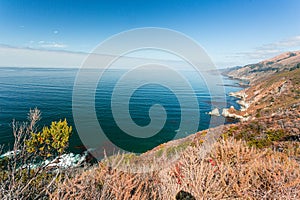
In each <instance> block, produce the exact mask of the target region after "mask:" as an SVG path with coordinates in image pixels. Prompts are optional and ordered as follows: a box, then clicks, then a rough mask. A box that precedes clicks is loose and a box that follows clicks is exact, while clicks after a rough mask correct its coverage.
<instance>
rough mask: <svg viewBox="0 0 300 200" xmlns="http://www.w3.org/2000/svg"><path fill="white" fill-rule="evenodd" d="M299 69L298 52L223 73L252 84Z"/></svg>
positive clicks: (299, 59)
mask: <svg viewBox="0 0 300 200" xmlns="http://www.w3.org/2000/svg"><path fill="white" fill-rule="evenodd" d="M297 68H300V51H295V52H286V53H283V54H280V55H278V56H276V57H274V58H271V59H267V60H264V61H261V62H259V63H256V64H249V65H245V66H244V67H238V68H237V67H235V68H230V69H228V70H225V71H224V72H223V73H224V74H225V75H227V76H229V77H231V78H235V79H241V80H247V81H250V83H251V84H252V83H253V82H255V81H257V80H260V79H264V78H265V77H268V76H270V75H272V74H276V73H279V72H282V71H292V70H294V69H297Z"/></svg>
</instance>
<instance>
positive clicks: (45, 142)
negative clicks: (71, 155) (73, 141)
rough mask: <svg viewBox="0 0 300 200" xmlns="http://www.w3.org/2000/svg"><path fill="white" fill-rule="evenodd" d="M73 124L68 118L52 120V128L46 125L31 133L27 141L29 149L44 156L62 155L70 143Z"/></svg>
mask: <svg viewBox="0 0 300 200" xmlns="http://www.w3.org/2000/svg"><path fill="white" fill-rule="evenodd" d="M71 132H72V126H68V123H67V120H66V119H65V120H64V121H62V120H59V121H58V122H56V121H55V122H52V123H51V126H50V128H48V127H44V128H43V130H42V131H41V132H38V133H34V132H32V133H31V137H30V138H29V139H28V140H27V141H26V147H27V151H28V152H29V153H34V154H36V155H38V156H40V157H42V158H48V157H50V156H58V155H61V154H62V153H63V152H64V151H65V149H66V148H67V147H68V145H69V137H70V136H71Z"/></svg>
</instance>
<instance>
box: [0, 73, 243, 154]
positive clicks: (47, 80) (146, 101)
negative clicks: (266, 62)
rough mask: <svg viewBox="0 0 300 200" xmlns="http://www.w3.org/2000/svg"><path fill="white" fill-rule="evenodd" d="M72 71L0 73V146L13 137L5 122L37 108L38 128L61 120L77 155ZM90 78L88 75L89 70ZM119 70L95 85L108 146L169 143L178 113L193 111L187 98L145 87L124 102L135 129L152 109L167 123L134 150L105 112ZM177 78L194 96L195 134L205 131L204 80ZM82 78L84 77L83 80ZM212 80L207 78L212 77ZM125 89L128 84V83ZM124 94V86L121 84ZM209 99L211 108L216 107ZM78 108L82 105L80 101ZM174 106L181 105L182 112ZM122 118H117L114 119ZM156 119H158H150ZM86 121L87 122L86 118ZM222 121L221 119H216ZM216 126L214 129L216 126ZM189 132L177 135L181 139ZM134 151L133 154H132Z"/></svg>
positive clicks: (231, 101)
mask: <svg viewBox="0 0 300 200" xmlns="http://www.w3.org/2000/svg"><path fill="white" fill-rule="evenodd" d="M77 72H78V69H58V68H55V69H54V68H51V69H46V68H12V67H2V68H0V144H9V145H10V146H12V143H13V135H12V129H11V122H12V120H13V119H15V120H17V121H25V120H26V117H27V113H28V111H29V109H30V108H35V107H37V108H38V109H40V110H41V112H42V119H41V121H40V122H39V128H42V127H43V126H45V125H49V124H50V122H51V121H54V120H56V121H57V120H59V119H64V118H66V119H67V121H68V122H69V123H70V124H71V125H72V126H73V130H74V133H73V135H72V137H71V141H70V150H71V151H72V152H75V153H78V152H80V151H82V150H83V149H82V148H78V147H80V146H82V144H81V141H80V138H79V136H78V134H77V132H76V126H75V125H74V121H73V115H72V90H73V84H74V81H75V78H76V75H77ZM91 73H93V70H92V69H91ZM122 73H123V71H122V70H108V71H106V72H105V76H103V78H102V79H101V80H100V81H99V84H98V88H97V90H96V95H95V108H96V114H97V117H98V121H99V123H100V125H101V127H102V129H103V131H105V133H106V135H108V136H109V138H110V140H111V141H113V143H115V144H117V145H119V144H126V145H125V146H124V145H123V146H122V145H121V146H122V148H124V149H126V150H129V151H136V152H143V151H146V150H148V149H151V148H153V147H154V146H156V145H158V144H160V143H163V142H166V141H168V140H170V139H172V134H173V135H174V133H175V132H176V131H178V128H179V125H180V119H181V111H182V110H181V109H188V110H189V109H197V108H193V107H191V106H190V105H189V102H190V101H189V98H188V97H187V98H186V99H185V100H184V102H180V104H179V102H178V99H177V98H176V95H175V94H174V93H172V91H170V90H169V89H168V88H167V87H164V86H161V85H158V84H151V83H149V84H146V85H144V86H142V87H140V88H138V89H137V90H135V91H134V92H133V95H132V97H131V99H130V104H129V111H130V115H131V118H132V120H133V121H134V122H135V123H136V124H137V125H140V126H146V125H148V124H149V123H150V118H149V108H150V107H151V106H152V105H154V104H160V105H162V106H164V108H165V110H166V113H167V119H166V123H165V126H164V128H163V129H162V130H161V134H160V137H154V139H153V140H148V142H147V143H144V144H140V145H136V144H137V143H136V141H134V140H132V139H130V137H127V136H126V134H123V133H122V131H121V130H120V128H119V127H118V126H117V124H116V122H115V121H114V119H113V116H112V112H111V109H110V105H111V94H112V91H113V88H114V86H115V84H116V82H117V81H118V79H119V78H120V76H121V75H122ZM181 73H182V74H184V76H185V77H186V78H187V79H188V81H189V83H190V84H191V85H192V87H193V90H194V93H195V94H196V96H197V99H198V103H199V109H200V122H199V128H198V130H203V129H206V128H208V127H209V122H210V116H209V115H208V114H207V112H209V111H211V110H212V106H211V105H212V102H211V99H212V98H211V96H210V95H209V92H208V89H207V87H206V84H205V81H204V80H202V79H201V77H199V76H198V74H197V73H195V72H194V71H182V72H181ZM87 78H88V77H87ZM212 78H213V75H212ZM222 79H223V83H224V84H223V85H217V84H216V85H215V86H214V87H216V89H217V88H218V87H224V89H225V92H226V94H228V93H229V92H235V91H238V90H240V89H241V88H240V87H237V86H238V82H237V81H235V80H230V79H228V78H226V77H222ZM128 85H130V84H128ZM122 87H124V91H126V87H127V85H122ZM187 96H188V95H187ZM218 99H222V98H214V101H216V102H214V105H218V104H220V105H222V103H224V102H218ZM226 101H227V105H226V107H228V106H231V105H232V106H234V107H236V108H239V107H238V105H237V104H236V102H235V101H236V99H235V98H234V97H230V96H228V95H226ZM82 103H84V101H83V102H82ZM126 104H127V103H126V102H123V101H122V100H120V102H119V104H118V105H119V106H128V105H126ZM180 105H183V106H182V108H181V107H180ZM122 117H124V118H126V117H128V116H120V118H122ZM156 117H159V116H156ZM86 120H87V121H88V119H86ZM220 121H222V120H220ZM216 125H218V124H214V125H213V126H216ZM188 134H192V132H186V133H184V134H181V135H180V137H184V136H186V135H188ZM133 146H135V148H136V149H132V147H133Z"/></svg>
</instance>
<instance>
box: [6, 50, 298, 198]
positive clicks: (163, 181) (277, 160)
mask: <svg viewBox="0 0 300 200" xmlns="http://www.w3.org/2000/svg"><path fill="white" fill-rule="evenodd" d="M299 58H300V51H298V52H294V53H290V52H289V53H285V54H282V55H280V56H277V57H275V58H273V59H270V60H267V61H262V62H260V63H258V64H255V65H246V66H245V67H239V68H235V69H233V70H229V71H228V72H227V73H228V75H229V76H231V77H242V78H243V79H247V80H248V81H249V82H250V87H248V88H246V89H244V90H242V91H240V92H238V93H236V94H234V95H235V96H238V97H240V98H241V99H240V103H242V104H243V105H245V106H244V108H243V110H241V111H238V110H235V109H229V110H228V112H232V113H235V114H236V115H239V116H241V117H243V118H244V119H246V120H241V122H238V123H236V124H231V125H223V126H219V127H216V128H212V129H208V130H204V131H200V132H198V133H195V134H192V135H189V136H188V137H186V138H183V139H180V140H175V141H170V142H168V143H165V144H161V145H159V146H158V147H156V148H154V149H152V150H150V151H148V152H146V153H144V154H141V155H135V154H117V155H115V156H111V157H106V158H104V159H103V160H102V161H101V162H99V163H97V164H96V165H86V166H84V167H83V166H81V167H77V168H72V169H61V168H55V169H48V168H47V169H44V168H43V171H42V172H43V173H42V174H38V172H36V171H35V170H31V169H30V168H29V174H30V170H31V171H32V172H36V173H37V174H38V176H36V177H37V178H35V179H34V181H33V182H30V180H29V182H30V183H29V184H28V182H26V181H28V180H26V181H25V182H22V179H21V178H20V177H19V178H18V179H17V181H15V180H14V177H10V179H9V180H11V181H13V183H14V184H10V185H12V186H13V187H5V184H3V180H8V177H7V175H6V176H5V174H4V173H2V175H1V174H0V175H1V176H2V182H1V183H2V187H1V188H0V198H1V199H10V198H11V197H16V198H27V197H28V193H29V192H31V193H30V199H35V198H36V199H39V198H44V199H49V198H50V199H68V200H70V199H117V200H123V199H136V200H139V199H162V200H165V199H166V200H167V199H182V200H183V199H300V69H299V67H298V66H299V63H300V61H299V60H298V59H299ZM60 123H61V122H60ZM68 130H69V129H68ZM45 133H47V131H45ZM33 139H36V137H35V136H34V137H33ZM34 141H35V142H36V140H34ZM28 144H29V143H28ZM30 144H31V143H30ZM41 147H43V145H42V146H41ZM39 148H40V147H39ZM58 149H59V148H58ZM36 150H38V149H36ZM41 152H42V153H43V149H42V151H41ZM45 155H46V156H47V155H48V154H45ZM20 173H25V174H26V171H20ZM18 184H19V185H18ZM24 184H27V185H30V186H32V187H33V188H34V189H33V188H30V187H28V186H27V187H26V188H25V189H23V190H18V189H19V188H24ZM3 185H4V186H3ZM10 188H13V189H15V190H16V191H18V192H19V193H18V196H14V194H12V192H11V189H10ZM20 191H21V192H20ZM32 191H34V192H32ZM22 192H23V193H22ZM7 194H9V195H10V196H8V195H7ZM35 194H36V195H35ZM25 195H27V196H25Z"/></svg>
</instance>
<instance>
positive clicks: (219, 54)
mask: <svg viewBox="0 0 300 200" xmlns="http://www.w3.org/2000/svg"><path fill="white" fill-rule="evenodd" d="M299 10H300V1H298V0H276V1H274V0H228V1H225V0H224V1H221V0H219V1H217V0H216V1H211V0H202V1H201V0H198V1H196V0H195V1H192V0H185V1H183V0H131V1H129V0H127V1H114V0H110V1H109V0H107V1H92V0H86V1H84V0H80V1H79V0H78V1H76V0H74V1H71V0H51V1H49V0H27V1H24V0H23V1H21V0H15V1H11V0H0V58H1V59H0V60H5V62H4V61H3V63H1V61H0V65H9V63H10V62H14V61H15V59H14V58H13V57H14V54H24V55H23V57H25V54H26V55H27V54H29V53H30V52H26V53H24V52H25V51H30V50H31V49H36V50H35V52H36V51H37V50H39V51H45V50H53V51H58V52H57V54H59V53H60V52H59V51H61V50H63V51H68V52H70V53H72V52H86V53H88V52H91V51H92V50H93V49H94V48H95V47H96V45H98V44H99V43H100V42H101V41H103V40H105V39H106V38H108V37H110V36H111V35H113V34H117V33H119V32H121V31H126V30H128V29H132V28H141V27H162V28H169V29H174V30H176V31H179V32H182V33H184V34H186V35H188V36H190V37H191V38H193V39H194V40H196V41H197V42H198V43H199V44H200V45H201V46H202V47H203V48H204V49H205V50H206V51H207V53H208V54H209V55H210V56H211V58H212V59H213V61H214V62H215V64H216V65H217V66H218V67H229V66H235V65H245V64H248V63H254V62H257V61H260V60H262V59H265V58H268V57H272V56H274V55H276V54H279V53H280V52H284V51H289V50H300V22H299V19H300V12H299ZM14 48H15V49H16V50H20V51H19V52H18V51H16V50H14ZM28 48H30V49H28ZM13 50H14V51H13ZM51 53H53V52H51ZM19 57H20V58H21V57H22V55H19ZM23 59H24V58H23ZM28 59H29V58H28ZM28 59H25V60H26V61H24V62H27V61H28ZM78 60H80V59H78ZM13 64H14V63H12V65H13ZM73 64H74V63H73ZM62 65H63V64H62Z"/></svg>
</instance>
